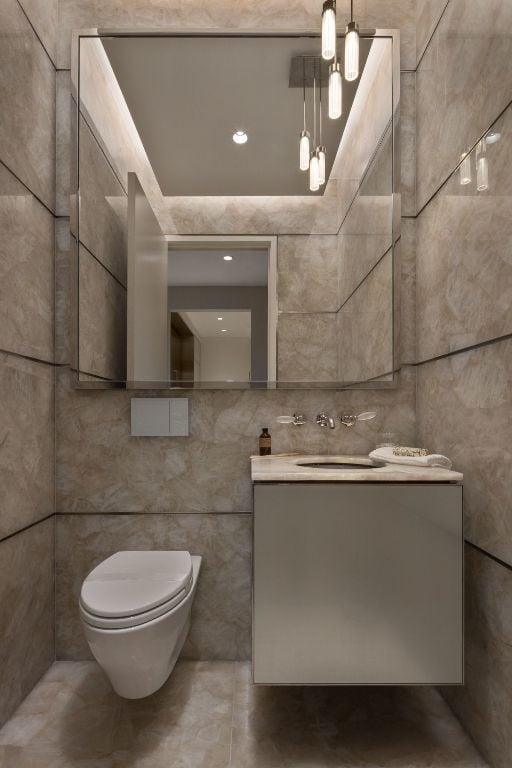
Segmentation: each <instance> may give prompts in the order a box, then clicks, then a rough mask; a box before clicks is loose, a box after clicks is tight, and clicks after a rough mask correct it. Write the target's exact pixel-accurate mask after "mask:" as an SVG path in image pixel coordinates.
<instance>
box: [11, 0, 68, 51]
mask: <svg viewBox="0 0 512 768" xmlns="http://www.w3.org/2000/svg"><path fill="white" fill-rule="evenodd" d="M19 2H20V5H21V7H22V8H23V10H24V11H25V13H26V14H27V16H28V18H29V19H30V23H31V24H32V26H33V27H34V29H35V31H36V33H37V35H38V37H39V39H40V40H41V42H42V44H43V45H44V47H45V49H46V52H47V53H48V55H49V57H50V58H51V59H52V61H53V63H54V64H56V60H57V36H58V35H57V25H58V10H59V9H58V6H59V2H58V0H19Z"/></svg>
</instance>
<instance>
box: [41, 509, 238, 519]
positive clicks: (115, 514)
mask: <svg viewBox="0 0 512 768" xmlns="http://www.w3.org/2000/svg"><path fill="white" fill-rule="evenodd" d="M52 515H53V513H52ZM55 515H56V516H57V517H118V516H121V515H125V516H128V515H132V516H137V515H138V516H140V515H145V516H148V517H151V516H152V517H155V516H157V515H159V516H162V515H164V516H166V517H172V516H173V515H192V516H196V515H198V516H200V515H217V516H218V515H225V516H226V517H231V516H232V515H238V516H240V515H245V516H248V517H252V510H251V511H250V512H243V511H242V512H238V511H237V512H215V511H213V512H144V511H140V512H59V511H58V510H57V511H56V512H55ZM50 517H51V515H50Z"/></svg>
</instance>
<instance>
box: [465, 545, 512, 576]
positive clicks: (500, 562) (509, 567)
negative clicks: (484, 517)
mask: <svg viewBox="0 0 512 768" xmlns="http://www.w3.org/2000/svg"><path fill="white" fill-rule="evenodd" d="M464 541H465V542H466V544H468V545H469V546H470V547H472V548H473V549H476V551H477V552H480V554H482V555H485V556H486V557H488V558H489V559H490V560H494V562H495V563H498V565H501V566H503V568H506V569H507V570H508V571H512V565H509V563H507V562H505V560H501V559H500V558H499V557H496V555H493V554H491V553H490V552H488V551H487V550H486V549H483V548H482V547H479V546H478V544H473V542H472V541H469V540H468V539H464Z"/></svg>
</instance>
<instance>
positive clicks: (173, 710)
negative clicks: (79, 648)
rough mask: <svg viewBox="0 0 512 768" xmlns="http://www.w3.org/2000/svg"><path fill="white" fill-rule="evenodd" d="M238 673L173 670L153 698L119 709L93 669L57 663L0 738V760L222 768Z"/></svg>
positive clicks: (213, 667) (219, 667) (215, 667)
mask: <svg viewBox="0 0 512 768" xmlns="http://www.w3.org/2000/svg"><path fill="white" fill-rule="evenodd" d="M235 669H236V664H232V663H231V664H229V663H223V662H209V663H208V664H204V663H201V662H178V665H177V666H176V667H175V670H174V672H173V674H172V676H171V678H170V679H169V680H168V681H167V683H166V684H165V685H164V687H163V688H161V689H160V691H158V692H157V693H156V694H154V695H153V696H151V697H150V698H148V699H140V700H138V701H123V700H122V699H120V698H119V697H117V696H116V695H115V694H114V693H113V691H112V689H111V687H110V685H109V683H108V681H107V680H106V678H105V677H104V675H103V673H102V672H101V670H100V669H99V667H97V665H96V664H94V663H93V662H75V663H65V662H63V663H56V664H54V665H53V667H52V668H51V669H50V670H49V672H48V673H47V674H46V675H45V676H44V678H43V680H42V681H41V682H40V684H39V685H38V686H37V687H36V688H35V689H34V691H33V692H32V694H31V695H30V696H29V697H28V698H27V699H26V700H25V702H24V703H23V704H22V706H21V707H20V709H19V710H18V712H17V713H16V715H15V716H14V717H13V718H12V720H11V721H10V722H9V723H8V724H7V726H6V727H5V728H4V729H3V731H1V732H0V759H1V757H2V756H5V755H7V754H8V750H10V752H11V755H12V756H13V758H14V757H15V758H17V760H19V762H17V763H16V765H18V766H23V768H24V767H25V766H28V765H34V766H36V768H43V767H44V768H50V766H52V768H53V766H58V768H61V766H67V767H68V768H72V767H78V766H81V767H83V766H87V768H90V767H91V766H94V767H95V768H104V767H105V766H109V768H114V766H115V768H125V767H126V768H127V767H128V766H135V765H136V766H137V767H139V766H141V767H142V768H149V767H150V766H151V768H164V766H165V768H169V766H170V765H171V764H172V766H173V768H174V766H176V767H177V768H210V766H211V768H225V767H226V766H227V765H228V762H229V746H230V725H231V710H232V697H233V678H234V672H235ZM2 745H3V746H2ZM31 759H34V762H33V763H32V762H30V760H31ZM3 765H4V763H3V762H2V766H3ZM7 765H10V764H9V763H7Z"/></svg>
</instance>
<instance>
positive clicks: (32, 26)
mask: <svg viewBox="0 0 512 768" xmlns="http://www.w3.org/2000/svg"><path fill="white" fill-rule="evenodd" d="M18 5H19V7H20V8H21V11H22V13H23V15H24V16H25V18H26V20H27V21H28V23H29V25H30V28H31V29H32V32H33V33H34V35H35V36H36V37H37V39H38V40H39V43H40V45H41V48H42V49H43V51H44V52H45V53H46V55H47V56H48V58H49V59H50V63H51V65H52V67H53V69H54V70H55V71H57V67H56V66H55V62H54V60H53V59H52V57H51V56H50V54H49V52H48V50H47V48H46V46H45V44H44V43H43V41H42V40H41V38H40V37H39V33H38V31H37V29H36V28H35V27H34V25H33V24H32V21H31V19H30V16H29V15H28V13H27V12H26V10H25V9H24V7H23V5H22V4H21V2H20V0H18Z"/></svg>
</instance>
